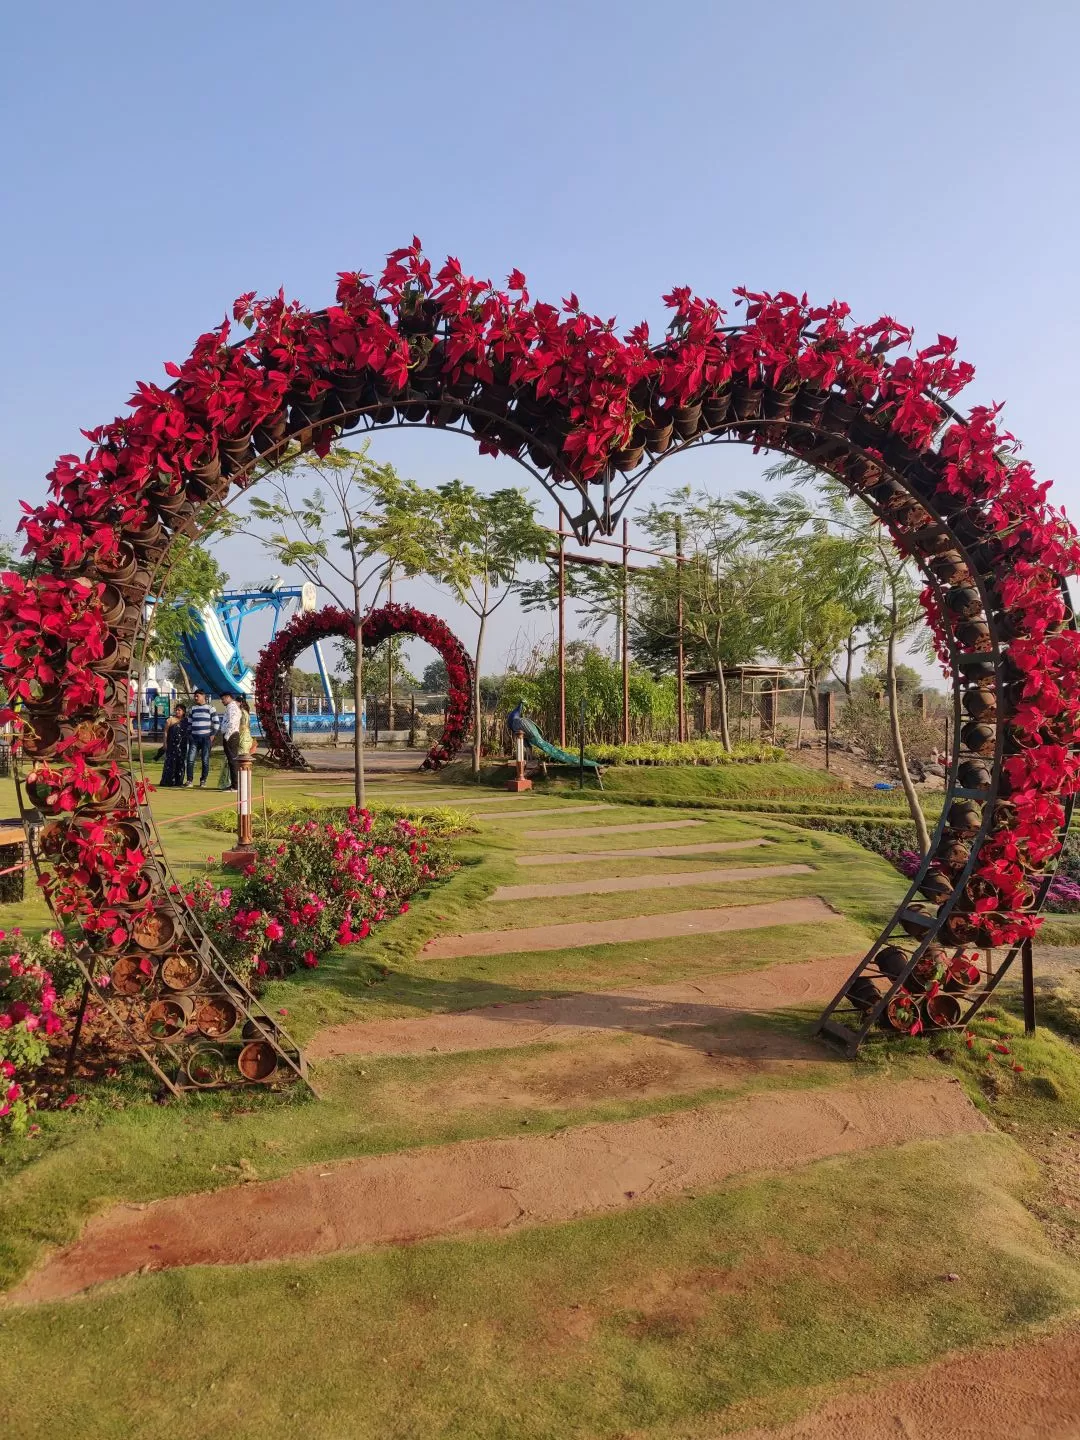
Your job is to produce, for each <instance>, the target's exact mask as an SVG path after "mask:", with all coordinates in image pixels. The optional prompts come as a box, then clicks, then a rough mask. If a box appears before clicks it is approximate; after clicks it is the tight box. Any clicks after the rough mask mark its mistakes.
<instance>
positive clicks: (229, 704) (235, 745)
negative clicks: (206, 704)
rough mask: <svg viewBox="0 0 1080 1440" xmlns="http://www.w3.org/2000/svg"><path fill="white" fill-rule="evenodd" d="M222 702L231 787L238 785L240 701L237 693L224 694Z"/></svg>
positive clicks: (231, 788) (222, 740) (232, 788)
mask: <svg viewBox="0 0 1080 1440" xmlns="http://www.w3.org/2000/svg"><path fill="white" fill-rule="evenodd" d="M221 703H222V704H223V705H224V706H225V714H224V715H223V716H222V717H221V743H222V744H223V745H224V746H225V759H226V761H227V762H228V765H229V789H230V790H235V789H236V787H237V783H238V782H237V778H236V776H237V767H236V757H237V756H238V755H239V753H240V716H241V714H242V713H243V712H242V711H241V709H240V702H239V700H238V699H237V698H236V696H235V695H222V697H221Z"/></svg>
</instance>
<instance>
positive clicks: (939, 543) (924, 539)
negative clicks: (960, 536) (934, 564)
mask: <svg viewBox="0 0 1080 1440" xmlns="http://www.w3.org/2000/svg"><path fill="white" fill-rule="evenodd" d="M919 549H920V550H921V551H922V553H923V554H924V555H956V554H959V551H958V550H957V549H956V541H955V540H954V538H953V536H952V533H951V531H950V530H949V528H948V526H947V525H941V524H937V523H935V524H932V525H925V526H924V527H923V528H922V530H921V531H920V532H919Z"/></svg>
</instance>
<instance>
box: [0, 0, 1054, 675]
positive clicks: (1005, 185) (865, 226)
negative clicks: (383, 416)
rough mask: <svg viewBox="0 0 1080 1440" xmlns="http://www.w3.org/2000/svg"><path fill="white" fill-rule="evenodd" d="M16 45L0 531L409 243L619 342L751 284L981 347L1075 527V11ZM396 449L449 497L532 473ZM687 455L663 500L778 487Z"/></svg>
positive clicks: (465, 20) (111, 27) (214, 27)
mask: <svg viewBox="0 0 1080 1440" xmlns="http://www.w3.org/2000/svg"><path fill="white" fill-rule="evenodd" d="M0 37H2V42H3V50H4V65H3V72H4V73H3V81H2V82H0V122H2V124H3V133H4V136H5V145H4V151H5V155H4V167H3V175H4V196H5V200H6V205H5V210H6V224H5V226H4V230H3V232H2V234H0V252H2V259H3V275H4V280H5V316H4V321H5V323H4V327H3V328H4V334H5V343H4V345H3V353H2V359H0V366H2V369H3V374H2V378H0V406H2V422H3V425H2V436H3V452H2V464H3V485H2V496H0V531H7V532H8V533H10V532H11V531H12V530H13V528H14V525H15V522H16V520H17V516H18V510H17V500H18V499H19V498H20V497H25V498H28V499H31V500H37V499H40V498H41V497H42V495H43V493H44V480H43V477H44V474H45V471H46V470H47V469H48V468H49V466H50V464H51V463H52V460H53V459H54V457H55V456H56V455H57V454H58V453H60V452H63V451H67V450H71V449H78V448H79V447H80V445H81V443H82V442H81V439H80V436H79V433H78V431H79V427H80V426H83V425H91V424H95V423H97V422H99V421H101V420H103V419H106V418H108V417H111V416H112V415H114V414H115V413H116V412H117V411H118V409H119V408H120V407H121V405H122V403H123V402H124V401H125V400H126V398H127V397H128V395H129V394H130V393H131V389H132V386H133V383H134V381H135V380H136V379H139V378H158V377H160V375H161V369H160V366H161V363H162V362H163V361H164V360H166V359H169V358H179V357H181V356H183V355H184V354H186V353H187V351H188V349H189V348H190V345H191V342H192V341H193V339H194V338H195V336H196V335H197V334H198V333H199V332H200V331H201V330H203V329H205V328H206V327H207V326H209V325H211V324H213V323H214V322H215V321H217V320H218V319H219V318H220V317H221V315H222V314H223V313H224V311H225V309H226V307H227V306H228V304H229V303H230V302H231V300H232V299H233V297H234V296H235V295H237V294H239V293H240V292H242V291H246V290H252V289H257V290H259V291H260V292H263V293H265V292H266V291H269V290H272V289H276V288H277V287H278V286H279V285H284V286H285V288H286V290H287V291H288V292H289V293H290V294H293V295H296V296H298V297H300V298H301V299H303V300H304V301H305V302H307V303H309V304H311V305H313V306H318V305H320V304H322V303H325V302H326V301H327V300H328V298H329V297H330V296H331V294H332V289H333V283H334V276H335V273H336V272H337V271H338V270H342V269H351V268H364V269H373V268H377V267H378V265H379V263H380V261H381V258H382V256H383V255H384V254H385V252H386V251H387V250H388V249H390V248H392V247H393V246H395V245H397V244H399V243H402V242H403V241H407V240H408V238H409V237H410V236H411V235H412V234H413V233H414V232H415V233H417V234H419V235H420V236H421V237H422V239H423V240H424V243H425V246H426V247H427V249H428V251H429V253H430V254H431V255H432V256H433V257H436V258H441V257H442V256H443V255H445V254H446V253H447V252H450V253H453V254H455V255H457V256H458V257H459V258H460V259H461V260H462V262H463V264H464V265H465V267H466V268H467V269H469V270H472V271H474V272H476V273H479V274H483V275H492V276H494V277H502V276H505V274H506V273H507V272H508V271H509V269H510V268H511V267H512V266H515V265H516V266H519V267H520V268H521V269H522V270H524V271H525V273H526V274H527V276H528V277H529V282H530V286H531V288H532V291H533V293H534V294H535V295H538V296H543V297H547V298H552V299H557V298H558V297H560V296H562V295H564V294H566V293H568V292H569V291H570V290H571V289H573V290H576V291H577V293H578V295H579V296H580V297H581V299H582V301H583V302H584V303H585V304H586V305H587V306H588V307H589V308H590V309H593V310H596V311H598V312H600V313H603V314H612V313H617V314H618V316H619V317H620V319H622V320H625V321H626V322H627V324H630V323H632V322H634V321H636V320H637V319H640V318H642V317H648V318H649V319H651V320H653V321H658V320H660V319H661V315H662V307H661V305H660V301H659V297H660V295H661V294H662V293H663V292H664V291H665V290H667V289H669V288H670V287H671V286H672V285H674V284H690V285H691V286H693V287H695V288H697V289H699V290H701V291H703V292H706V293H710V294H713V295H716V296H717V297H718V298H719V297H721V296H722V295H723V294H725V293H726V292H727V291H729V290H730V287H731V286H732V285H736V284H748V285H751V286H760V287H765V288H774V289H777V288H786V289H794V290H802V289H805V290H807V291H809V292H810V294H811V296H813V297H819V298H823V299H827V298H830V297H832V296H833V295H838V296H841V297H843V298H844V299H846V300H848V301H849V302H850V304H851V305H852V308H853V310H854V311H855V313H856V314H857V315H858V316H860V317H870V316H876V315H878V314H879V313H881V312H883V311H885V312H888V313H891V314H894V315H896V316H898V317H899V318H901V319H902V320H904V321H907V322H911V323H913V324H915V325H916V327H917V328H918V330H919V331H920V333H922V334H926V335H932V334H934V333H936V332H937V331H939V330H940V331H943V332H945V333H947V334H955V335H958V336H959V338H960V341H961V350H962V353H963V355H964V356H965V357H966V358H968V359H970V360H971V361H972V362H973V363H974V364H975V365H976V367H977V371H978V375H977V379H976V383H975V385H974V387H973V388H972V391H971V392H970V398H972V399H979V400H986V399H990V398H994V399H1003V398H1004V399H1007V400H1008V402H1009V407H1008V412H1007V414H1008V418H1009V420H1010V422H1011V425H1012V428H1013V429H1014V430H1015V431H1016V433H1017V434H1018V435H1019V436H1020V437H1021V438H1022V439H1023V441H1024V443H1025V448H1026V452H1027V454H1028V456H1029V457H1030V458H1031V459H1032V460H1033V461H1034V462H1035V464H1036V465H1037V466H1038V467H1039V469H1040V470H1041V472H1042V473H1043V474H1045V475H1047V476H1053V477H1056V479H1057V495H1058V498H1059V499H1060V500H1061V501H1063V502H1064V503H1065V504H1066V506H1067V507H1069V508H1071V509H1072V510H1073V511H1075V512H1077V513H1080V484H1078V481H1077V478H1076V470H1075V461H1074V454H1075V436H1074V430H1075V426H1074V421H1073V414H1074V411H1075V407H1076V387H1077V381H1078V379H1080V367H1078V365H1077V359H1076V336H1077V329H1078V320H1080V299H1078V289H1077V286H1076V268H1077V260H1076V256H1077V249H1078V239H1077V228H1078V226H1077V222H1078V215H1080V206H1078V195H1077V189H1078V179H1077V176H1078V164H1077V150H1078V145H1080V126H1078V112H1080V99H1078V87H1077V83H1076V78H1075V71H1076V64H1077V53H1078V49H1080V46H1078V41H1080V7H1077V6H1076V4H1075V0H1029V3H1027V4H1025V5H1023V6H1021V5H1017V4H1015V3H1004V0H983V3H976V0H945V3H941V0H938V3H934V4H931V3H927V0H908V3H906V4H904V5H892V6H883V5H871V4H867V3H865V0H863V3H857V0H844V3H829V0H825V3H823V4H818V5H813V6H811V5H808V4H805V3H797V0H773V3H772V4H770V5H763V4H760V3H743V4H740V5H735V4H730V3H723V0H713V3H709V0H684V3H683V4H681V5H672V6H663V5H661V6H656V5H645V4H642V3H640V0H619V3H615V0H579V3H576V4H574V3H566V0H549V3H546V4H543V5H539V4H509V3H506V0H502V3H467V0H466V3H459V4H457V5H449V4H444V5H436V4H432V3H429V0H414V3H413V4H412V5H408V6H404V5H388V4H385V3H375V0H367V3H356V0H351V3H349V0H340V3H333V0H308V3H306V4H304V5H296V4H284V3H281V0H262V3H254V0H247V3H235V0H234V3H229V0H225V3H222V0H217V3H207V0H189V3H186V4H184V5H171V6H167V7H166V6H160V5H148V4H146V3H145V0H143V3H141V4H134V3H115V0H97V3H94V4H85V3H78V4H76V3H72V0H58V3H54V4H51V5H41V6H25V5H24V6H21V7H18V9H17V10H16V9H15V7H7V11H6V15H5V18H4V20H3V22H2V24H0ZM379 446H380V448H379V453H380V454H381V455H385V456H386V457H387V458H391V459H393V460H394V461H395V462H396V463H398V464H399V465H400V466H401V467H402V468H406V469H410V470H412V471H413V473H415V474H416V475H417V476H418V478H421V479H423V480H425V481H427V482H430V483H434V482H436V481H438V480H439V479H443V478H449V477H450V476H451V475H454V474H460V475H462V476H463V477H464V478H467V479H472V480H474V481H476V482H478V483H484V484H486V485H491V484H494V483H496V482H498V483H518V481H519V479H520V478H521V477H522V475H523V472H521V471H520V470H518V468H517V467H515V466H512V465H510V464H509V463H507V462H493V461H490V460H483V459H480V458H479V457H478V456H474V454H473V453H472V451H471V449H470V448H469V447H467V446H465V445H463V444H462V443H461V442H460V441H459V440H456V439H448V438H446V437H439V436H430V437H423V438H422V439H416V438H406V437H402V436H400V435H398V436H394V435H391V436H387V437H385V439H384V440H381V441H380V442H379ZM682 463H684V464H685V468H680V467H679V466H678V465H672V466H671V467H669V468H668V467H665V468H666V469H667V475H666V476H665V477H664V478H665V483H671V484H675V483H682V482H684V481H686V480H693V481H694V482H695V483H696V482H698V481H702V482H706V481H707V482H708V483H710V484H715V485H717V486H718V487H726V486H729V485H731V484H732V483H735V482H736V480H738V481H742V482H745V480H746V479H747V478H748V477H749V476H751V475H752V473H753V466H752V464H750V462H749V459H748V457H746V458H745V459H740V460H737V461H734V462H733V461H732V460H731V458H730V452H729V451H728V452H725V453H724V454H722V455H721V456H720V457H719V458H715V459H709V460H708V461H707V462H706V461H704V460H695V461H693V462H690V461H686V462H682ZM748 467H749V468H748ZM223 559H224V560H225V562H226V565H227V568H229V570H230V571H231V572H232V574H233V576H234V579H236V580H238V581H239V580H244V579H247V578H256V577H258V576H260V575H261V574H264V573H266V571H267V569H268V567H267V565H266V564H265V562H264V561H263V560H262V558H261V556H259V555H258V553H257V552H256V551H254V550H253V549H252V548H251V547H250V545H249V548H248V549H247V550H245V549H244V548H243V545H242V544H241V546H240V547H239V548H238V549H234V550H231V551H230V552H229V553H228V554H227V555H223ZM418 598H419V592H418ZM426 598H427V599H428V600H429V601H430V600H433V598H434V597H432V596H431V595H430V593H429V594H428V595H427V597H426ZM442 608H443V610H444V613H447V614H449V609H448V607H442ZM516 629H517V619H516V616H515V617H511V616H508V617H507V618H506V619H503V620H502V621H501V622H500V626H499V628H498V631H497V637H496V644H497V646H502V647H503V648H505V647H506V645H508V644H510V643H511V642H512V640H513V638H514V632H515V631H516ZM417 658H418V659H419V656H418V657H417ZM494 658H495V657H494V656H493V659H494Z"/></svg>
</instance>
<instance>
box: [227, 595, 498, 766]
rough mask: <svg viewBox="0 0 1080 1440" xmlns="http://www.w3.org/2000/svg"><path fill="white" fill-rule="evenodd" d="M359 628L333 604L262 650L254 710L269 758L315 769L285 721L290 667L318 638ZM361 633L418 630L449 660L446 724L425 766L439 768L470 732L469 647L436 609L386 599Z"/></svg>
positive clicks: (368, 638)
mask: <svg viewBox="0 0 1080 1440" xmlns="http://www.w3.org/2000/svg"><path fill="white" fill-rule="evenodd" d="M355 632H356V616H355V615H354V614H353V613H352V612H351V611H349V610H339V609H338V608H337V607H336V606H333V605H328V606H327V607H326V608H325V609H323V610H313V611H308V612H307V613H306V614H301V615H297V616H295V617H294V619H292V620H291V621H290V622H289V624H288V625H286V626H285V628H284V629H283V630H280V631H279V632H278V634H277V635H276V636H275V637H274V639H273V640H272V641H271V642H270V644H269V645H267V647H266V649H265V650H264V651H263V652H262V654H261V655H260V656H259V664H258V667H257V669H256V671H255V713H256V715H257V717H258V720H259V724H260V725H261V726H262V732H263V736H264V738H265V740H266V744H267V747H268V749H269V752H270V754H269V758H270V759H272V760H276V761H277V762H278V763H279V764H281V765H284V766H285V767H287V768H288V769H290V770H310V769H311V766H310V765H309V764H308V762H307V761H306V760H305V759H304V757H303V755H302V754H301V752H300V750H299V748H298V747H297V746H296V745H295V744H294V743H293V740H292V736H291V735H290V734H289V732H288V730H287V729H286V728H285V726H284V725H283V724H282V715H283V713H284V712H285V710H286V708H287V706H288V684H289V671H290V670H291V669H292V667H293V665H294V664H295V663H296V660H297V657H298V656H300V655H301V654H303V652H304V651H305V650H307V649H308V648H309V647H310V646H312V645H314V644H316V642H317V641H319V640H328V639H331V638H333V637H335V636H336V637H340V638H341V639H344V640H351V639H352V638H353V636H354V634H355ZM362 634H363V637H364V645H365V648H367V647H371V646H375V645H381V644H382V642H383V641H384V640H388V639H390V638H391V636H394V635H415V636H417V638H418V639H420V640H426V641H427V643H428V644H429V645H430V646H432V648H433V649H434V650H436V651H437V652H438V654H439V656H440V658H441V659H442V661H443V663H444V664H445V666H446V674H447V688H448V695H447V701H446V724H445V725H444V726H443V732H442V734H441V735H440V737H439V739H438V740H437V741H436V742H435V744H434V745H432V747H431V749H430V750H429V751H428V753H427V757H426V758H425V760H424V763H423V765H422V766H421V769H423V770H438V769H439V768H440V766H442V765H445V764H446V763H447V761H449V760H452V759H453V758H454V756H455V755H456V754H457V753H458V751H459V750H460V749H461V748H462V746H463V745H465V743H466V742H467V740H468V738H469V733H470V730H471V723H470V717H471V709H472V690H473V667H472V661H471V660H470V659H469V656H468V652H467V651H466V649H465V647H464V645H462V643H461V641H460V640H459V639H458V638H457V636H456V635H455V634H454V632H453V631H452V630H451V629H450V627H449V625H447V624H446V623H445V622H444V621H442V620H440V619H439V618H438V616H437V615H428V614H426V613H425V612H424V611H423V610H414V609H413V607H412V606H411V605H383V606H381V607H380V608H379V609H378V610H369V611H368V613H367V614H366V615H365V616H364V620H363V630H362Z"/></svg>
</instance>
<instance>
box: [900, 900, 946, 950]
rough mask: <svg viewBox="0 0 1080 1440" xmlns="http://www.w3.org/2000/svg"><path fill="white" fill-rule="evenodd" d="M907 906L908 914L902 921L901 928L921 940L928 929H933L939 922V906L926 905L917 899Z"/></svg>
mask: <svg viewBox="0 0 1080 1440" xmlns="http://www.w3.org/2000/svg"><path fill="white" fill-rule="evenodd" d="M907 908H908V915H907V916H905V918H904V919H903V920H901V921H900V928H901V929H902V930H903V931H904V933H905V934H906V935H910V936H912V938H913V939H916V940H921V939H922V937H923V936H924V935H925V934H926V932H927V930H930V929H932V928H933V926H934V925H935V924H936V922H937V906H936V905H924V904H923V903H922V902H921V901H918V900H917V901H915V902H914V903H912V904H911V905H909V906H908V907H907Z"/></svg>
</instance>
